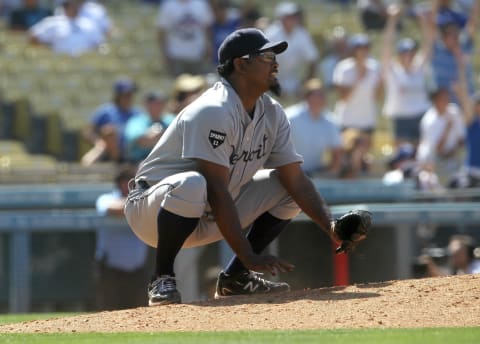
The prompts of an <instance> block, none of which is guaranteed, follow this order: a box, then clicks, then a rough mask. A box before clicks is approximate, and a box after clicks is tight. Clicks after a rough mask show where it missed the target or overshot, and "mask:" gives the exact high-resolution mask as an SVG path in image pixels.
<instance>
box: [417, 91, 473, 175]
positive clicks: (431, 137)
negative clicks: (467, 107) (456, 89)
mask: <svg viewBox="0 0 480 344" xmlns="http://www.w3.org/2000/svg"><path fill="white" fill-rule="evenodd" d="M430 98H431V101H432V107H431V108H430V109H429V110H428V111H427V112H426V113H425V114H424V115H423V117H422V119H421V121H420V143H419V145H418V150H417V159H418V161H419V162H421V163H422V164H423V165H424V166H431V168H433V169H434V170H435V171H436V172H437V174H438V175H439V177H440V179H441V180H442V181H443V177H446V176H450V175H452V174H453V173H454V172H455V171H457V170H458V167H459V153H460V152H461V148H462V147H463V143H464V138H465V125H464V122H463V118H462V113H461V110H460V108H459V107H458V106H457V105H456V104H454V103H451V102H450V100H449V99H450V98H449V94H448V90H447V89H445V88H440V89H438V90H435V91H433V92H432V93H431V96H430Z"/></svg>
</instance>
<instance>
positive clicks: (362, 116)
mask: <svg viewBox="0 0 480 344" xmlns="http://www.w3.org/2000/svg"><path fill="white" fill-rule="evenodd" d="M349 46H350V48H351V49H352V57H349V58H346V59H344V60H342V61H340V62H339V63H338V64H337V66H336V67H335V70H334V73H333V82H334V84H335V87H336V90H337V94H338V99H337V101H336V104H335V114H336V116H338V121H339V125H340V128H341V129H342V131H343V133H342V136H343V140H344V148H345V151H346V152H347V153H349V154H347V155H346V157H349V158H350V160H349V161H348V162H347V171H348V172H347V173H346V175H345V176H346V177H355V176H357V175H358V174H359V173H360V172H365V171H366V170H367V169H368V164H369V163H370V161H369V159H368V153H369V150H370V149H371V145H372V136H373V133H374V131H375V128H376V124H377V104H376V101H377V98H378V97H379V94H380V89H381V78H380V65H379V63H378V61H377V60H375V59H374V58H372V57H370V38H369V37H368V36H367V35H366V34H355V35H353V36H352V37H350V39H349Z"/></svg>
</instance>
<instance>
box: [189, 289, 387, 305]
mask: <svg viewBox="0 0 480 344" xmlns="http://www.w3.org/2000/svg"><path fill="white" fill-rule="evenodd" d="M375 284H379V283H375ZM370 286H371V285H370ZM371 287H372V288H379V286H371ZM364 288H366V287H364ZM344 289H345V287H331V288H322V289H311V290H294V291H291V292H286V293H278V294H272V295H255V296H232V297H227V298H223V299H219V300H209V301H205V302H195V303H192V305H197V306H202V307H224V306H234V305H243V304H284V303H289V302H295V301H300V300H312V301H339V300H354V299H366V298H372V297H378V296H381V294H379V293H378V292H367V291H365V292H364V291H359V292H352V291H343V290H344Z"/></svg>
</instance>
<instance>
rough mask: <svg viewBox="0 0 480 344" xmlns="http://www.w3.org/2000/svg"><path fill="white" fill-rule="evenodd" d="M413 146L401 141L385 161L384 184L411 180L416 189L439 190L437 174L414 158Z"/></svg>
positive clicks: (441, 188)
mask: <svg viewBox="0 0 480 344" xmlns="http://www.w3.org/2000/svg"><path fill="white" fill-rule="evenodd" d="M415 152H416V150H415V146H413V145H412V144H411V143H401V144H400V145H398V146H397V147H396V148H395V152H394V153H393V155H392V157H391V158H390V159H389V160H388V162H387V172H385V174H384V175H383V178H382V182H383V183H384V184H385V185H394V184H399V183H403V182H405V181H407V180H412V181H413V182H414V183H415V188H416V189H417V190H423V191H441V190H444V188H443V186H442V185H441V184H440V180H439V178H438V175H437V174H436V173H435V171H433V170H432V169H431V168H430V167H429V166H423V164H421V163H419V162H418V160H417V159H416V158H415Z"/></svg>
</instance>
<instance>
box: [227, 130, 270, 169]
mask: <svg viewBox="0 0 480 344" xmlns="http://www.w3.org/2000/svg"><path fill="white" fill-rule="evenodd" d="M266 142H267V135H263V143H261V144H259V145H258V148H257V149H255V150H251V151H245V150H244V151H242V152H241V153H240V154H237V153H235V147H233V146H232V148H233V152H232V155H230V165H235V164H236V163H237V161H240V160H242V161H243V162H249V161H253V160H254V159H257V160H260V159H261V158H263V157H264V156H265V155H267V152H266Z"/></svg>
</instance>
